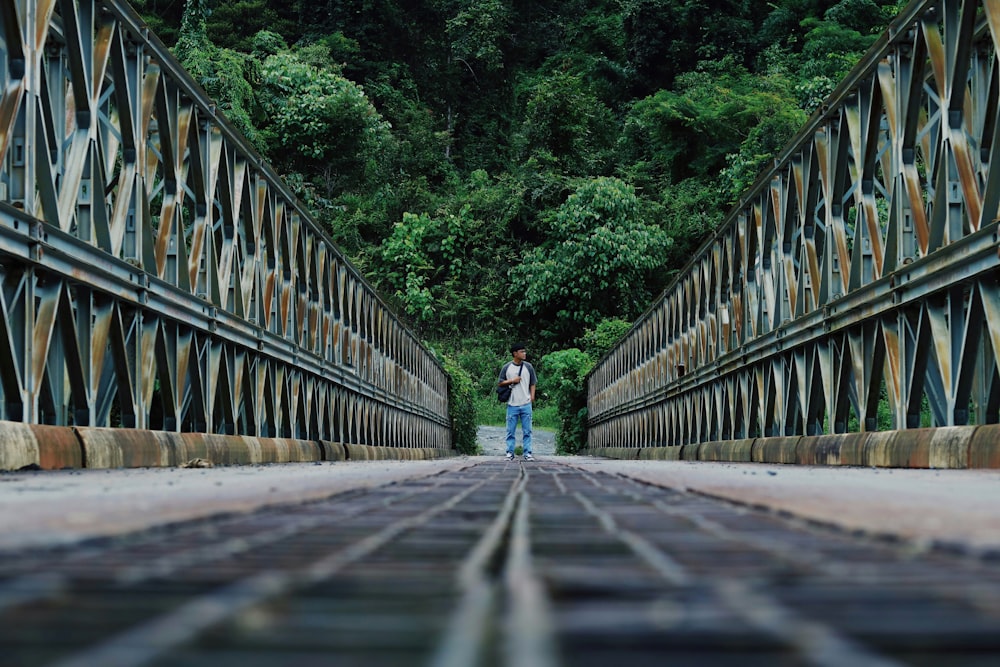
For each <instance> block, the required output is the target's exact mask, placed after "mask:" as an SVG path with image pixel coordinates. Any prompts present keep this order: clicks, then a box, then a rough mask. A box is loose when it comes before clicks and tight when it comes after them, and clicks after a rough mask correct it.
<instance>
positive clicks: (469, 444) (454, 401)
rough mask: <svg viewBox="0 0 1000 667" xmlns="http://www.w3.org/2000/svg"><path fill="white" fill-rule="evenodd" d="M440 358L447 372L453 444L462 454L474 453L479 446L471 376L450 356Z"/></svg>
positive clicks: (449, 415)
mask: <svg viewBox="0 0 1000 667" xmlns="http://www.w3.org/2000/svg"><path fill="white" fill-rule="evenodd" d="M441 358H442V362H443V364H444V369H445V371H446V372H447V373H448V396H449V400H448V417H449V418H450V419H451V432H452V440H453V444H454V446H455V449H457V450H458V451H459V452H460V453H462V454H475V453H476V452H477V450H478V448H479V446H478V444H477V442H476V431H477V428H476V426H477V425H476V408H475V406H474V404H473V398H474V390H473V382H472V377H471V376H470V375H469V374H468V373H467V372H465V369H463V368H462V367H461V366H459V365H458V364H457V363H456V362H455V361H454V360H453V359H452V358H451V357H449V356H447V355H441Z"/></svg>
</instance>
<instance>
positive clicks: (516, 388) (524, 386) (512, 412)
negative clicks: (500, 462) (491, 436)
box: [497, 343, 538, 461]
mask: <svg viewBox="0 0 1000 667" xmlns="http://www.w3.org/2000/svg"><path fill="white" fill-rule="evenodd" d="M510 353H511V354H512V355H513V357H514V358H513V359H512V360H511V361H508V362H507V363H506V364H504V365H503V368H501V369H500V376H499V377H498V378H497V380H498V385H499V386H501V387H504V386H508V385H509V386H510V398H509V399H507V460H508V461H513V460H514V432H515V431H516V430H517V421H518V420H519V419H520V420H521V439H522V442H523V446H524V447H523V449H524V460H525V461H534V460H535V457H534V456H532V455H531V404H532V403H534V402H535V384H536V383H537V382H538V378H537V376H536V375H535V369H534V367H533V366H532V365H531V364H529V363H528V362H527V361H525V360H526V359H527V358H528V351H527V350H526V349H525V347H524V344H523V343H514V344H513V345H511V346H510Z"/></svg>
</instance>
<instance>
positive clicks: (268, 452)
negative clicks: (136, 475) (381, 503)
mask: <svg viewBox="0 0 1000 667" xmlns="http://www.w3.org/2000/svg"><path fill="white" fill-rule="evenodd" d="M452 456H457V452H455V451H454V450H452V449H446V448H433V447H425V448H404V447H386V446H372V445H353V444H343V443H337V442H326V441H315V440H298V439H294V438H254V437H251V436H242V435H220V434H212V433H173V432H167V431H147V430H139V429H124V428H121V429H117V428H95V427H82V426H81V427H72V426H49V425H36V424H24V423H21V422H6V421H0V470H18V469H21V468H24V467H29V466H37V467H39V468H42V469H45V470H59V469H63V468H155V467H171V466H179V465H183V464H185V463H187V462H188V461H191V460H193V459H205V460H206V461H210V462H211V463H212V464H213V465H253V464H266V463H308V462H316V461H346V460H352V461H384V460H405V461H412V460H429V459H441V458H449V457H452Z"/></svg>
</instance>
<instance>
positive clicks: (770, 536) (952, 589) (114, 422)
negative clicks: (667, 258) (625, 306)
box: [0, 0, 1000, 667]
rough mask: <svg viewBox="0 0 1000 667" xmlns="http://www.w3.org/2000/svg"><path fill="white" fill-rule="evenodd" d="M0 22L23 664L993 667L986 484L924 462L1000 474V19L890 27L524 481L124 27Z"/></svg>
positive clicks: (107, 22)
mask: <svg viewBox="0 0 1000 667" xmlns="http://www.w3.org/2000/svg"><path fill="white" fill-rule="evenodd" d="M0 21H2V31H0V39H2V40H3V41H2V43H0V84H2V86H0V89H2V91H3V92H2V93H0V311H2V312H0V315H2V317H0V395H2V401H0V469H4V470H9V471H14V472H8V473H4V474H3V475H0V482H3V484H0V501H2V503H0V506H2V507H4V508H5V509H4V512H3V513H2V516H0V648H2V649H3V650H2V652H0V664H7V663H10V664H13V665H18V666H20V665H42V664H59V665H102V666H103V665H178V664H184V665H202V664H212V665H220V664H223V665H225V664H236V663H239V664H240V665H241V666H242V667H245V666H246V665H251V664H260V665H271V664H296V665H310V664H324V665H326V664H331V663H332V664H338V665H340V664H343V665H349V664H364V665H366V666H367V665H381V664H384V665H409V664H414V665H416V664H420V665H424V664H433V665H448V666H451V665H454V666H456V667H458V666H462V667H464V666H466V665H478V664H482V665H494V664H504V665H512V666H513V665H517V666H519V667H520V666H523V665H540V666H544V667H548V666H549V665H558V664H567V665H589V664H606V663H607V662H608V661H609V660H613V661H617V662H621V663H623V664H630V665H631V664H636V665H641V664H649V663H650V662H651V661H654V660H655V661H671V662H675V663H678V664H692V665H705V664H740V665H746V664H768V665H773V664H789V665H799V664H821V665H869V664H870V665H897V664H959V665H979V664H992V662H994V661H995V660H996V658H997V656H998V655H1000V642H998V639H997V638H998V637H1000V570H998V569H997V554H998V553H1000V525H998V521H997V512H996V509H995V508H996V507H997V504H996V503H997V500H998V498H997V495H998V491H997V489H998V488H1000V484H998V482H1000V479H998V478H997V473H995V472H992V471H983V470H940V469H942V468H996V467H1000V445H998V444H997V443H1000V437H998V435H1000V433H998V431H997V430H996V429H997V426H996V425H997V423H998V422H1000V384H998V382H1000V370H998V353H997V350H1000V293H998V290H1000V285H998V281H997V277H998V275H1000V274H998V272H997V268H998V263H1000V250H998V248H1000V246H998V231H1000V230H998V224H1000V223H998V221H997V211H998V209H1000V184H998V183H997V182H996V181H997V179H998V178H1000V175H998V174H1000V172H994V171H993V170H991V169H990V167H991V165H993V164H994V163H995V161H996V160H995V156H996V152H997V151H1000V145H998V144H1000V142H998V141H997V139H998V133H1000V124H998V123H997V122H996V121H997V118H998V114H1000V104H998V102H1000V70H998V68H997V44H998V43H1000V7H997V6H996V4H995V3H994V2H992V0H966V1H965V2H957V1H953V0H942V1H936V2H931V1H928V0H915V1H914V2H913V3H911V4H910V5H909V6H908V7H907V8H905V9H904V10H903V11H902V13H901V14H900V16H899V17H898V18H897V19H896V21H894V23H893V24H892V27H891V28H890V30H889V32H888V33H887V34H886V35H885V36H883V37H882V38H881V39H880V41H879V42H878V43H877V44H876V45H875V46H874V47H873V48H872V50H871V51H870V52H869V54H868V55H867V56H866V58H865V60H864V61H863V62H861V63H860V64H859V65H858V67H857V68H856V69H855V70H854V72H853V73H852V74H851V75H850V76H849V77H848V78H847V79H846V80H845V81H844V82H843V83H842V84H841V85H840V86H839V87H838V88H837V90H836V91H835V92H834V93H833V95H832V96H831V97H830V98H829V100H827V103H826V104H825V106H824V107H823V109H822V110H821V111H820V112H819V113H818V114H817V115H816V116H815V117H814V118H813V119H812V120H811V121H810V122H809V124H808V125H807V126H806V127H805V128H803V130H802V131H801V132H800V134H799V135H798V136H797V137H796V138H795V139H794V140H793V141H792V143H791V144H790V145H789V146H788V147H787V148H786V150H785V151H784V152H783V153H782V154H781V155H780V156H779V157H778V158H777V159H776V160H775V164H774V167H773V169H771V170H770V171H769V172H768V173H767V174H764V175H762V176H761V178H760V179H759V180H758V181H757V183H756V184H755V185H754V186H753V187H752V188H751V189H750V190H749V191H748V192H747V193H746V194H745V195H744V197H743V198H742V200H741V203H740V204H739V206H738V207H737V208H736V209H734V211H733V212H732V214H731V215H730V216H729V217H728V219H727V221H726V222H725V224H724V225H723V226H722V227H720V229H719V230H718V232H717V233H716V234H715V235H714V237H713V238H712V239H711V240H710V241H709V242H708V243H707V244H706V245H705V246H704V248H703V249H702V251H701V252H700V253H699V254H698V255H697V256H696V257H694V258H693V259H692V260H691V263H690V264H689V265H688V267H687V268H686V270H685V271H684V272H683V273H682V275H681V276H680V277H679V278H678V279H677V280H676V281H675V282H674V283H673V284H672V285H671V286H670V287H669V288H668V289H667V291H666V292H665V293H664V294H663V295H662V297H661V298H660V299H659V300H658V301H657V302H656V303H655V304H653V305H652V306H651V308H650V309H649V310H648V311H647V312H646V313H645V315H644V316H643V317H642V318H641V319H640V320H639V321H638V322H637V323H636V324H635V325H634V327H633V329H632V331H631V332H630V333H629V334H628V335H627V336H626V337H625V338H623V339H622V340H621V341H620V342H619V343H618V345H617V346H616V347H615V348H613V349H612V350H611V351H610V352H609V353H608V354H607V355H606V356H605V358H604V359H602V360H601V362H600V363H599V364H598V365H597V367H596V368H595V369H594V370H593V371H592V372H591V374H590V375H589V376H588V379H587V382H588V414H589V417H588V419H589V422H588V447H587V449H586V450H585V452H584V453H585V454H590V455H594V456H584V457H539V458H540V460H539V461H537V462H535V463H528V462H521V461H515V462H506V461H502V460H500V459H499V458H498V457H494V458H490V457H457V456H455V451H454V448H453V447H452V444H451V421H450V414H449V407H450V406H449V394H448V377H447V374H446V373H445V372H444V369H443V368H442V366H441V365H440V364H439V363H438V362H437V360H436V359H435V357H434V355H433V354H432V352H431V351H429V350H428V349H426V348H425V347H424V346H423V345H422V344H421V343H420V342H419V340H418V339H417V338H416V337H415V336H414V335H413V333H412V332H410V331H409V330H408V329H407V328H406V326H405V324H404V323H403V322H401V321H400V320H399V318H397V317H396V316H395V315H394V314H393V312H392V310H391V309H390V308H389V307H388V306H387V304H386V303H385V302H384V301H382V300H381V299H380V298H379V296H378V295H377V294H376V293H375V292H374V291H373V290H372V289H371V287H370V286H369V285H368V284H367V283H366V282H365V280H364V279H363V277H362V276H361V275H360V274H359V273H358V272H357V270H356V269H355V268H354V267H352V266H351V265H350V263H349V262H348V261H347V260H346V259H345V257H344V256H343V255H342V254H341V253H340V251H338V249H337V248H336V247H335V246H334V245H333V243H331V241H330V239H329V238H328V237H327V236H326V234H325V233H324V232H323V231H322V229H321V228H320V227H319V226H318V225H317V224H316V222H315V221H314V220H313V219H312V217H311V216H310V214H309V212H308V211H306V210H304V209H303V208H302V207H301V205H300V204H299V203H298V202H297V201H296V199H295V197H294V196H293V194H292V193H291V191H290V190H289V189H288V188H287V186H285V185H284V184H283V183H282V181H281V180H280V178H279V177H278V175H277V174H275V173H274V172H273V170H272V169H271V168H270V167H269V165H268V164H267V163H266V162H265V161H264V160H263V159H262V158H261V156H259V155H258V154H257V153H256V152H255V151H254V150H253V149H252V147H250V146H249V145H248V144H247V143H246V142H245V141H244V140H243V139H242V138H241V137H240V136H239V134H238V133H237V132H235V131H234V129H233V128H232V127H231V126H230V124H229V123H228V121H227V120H226V119H225V117H224V116H223V115H221V114H220V113H218V112H217V110H216V108H215V106H214V103H213V102H212V100H210V99H208V98H207V97H206V96H205V94H204V93H203V92H202V91H201V90H200V89H199V88H198V86H197V85H196V84H195V83H194V82H193V81H192V80H191V79H190V77H189V75H188V74H187V73H185V72H184V71H183V69H182V68H180V67H179V66H178V64H177V63H176V61H175V60H174V59H173V58H172V56H171V55H170V53H169V52H168V50H167V49H166V48H164V46H163V45H162V44H161V43H160V42H159V41H158V40H157V39H156V37H155V36H154V35H152V34H150V33H149V31H148V30H147V29H146V28H145V27H144V26H143V24H142V22H141V21H140V20H139V18H138V17H137V16H136V15H135V13H134V12H133V11H132V10H131V9H130V8H129V7H128V5H127V4H126V3H125V2H123V1H121V0H78V1H74V0H0ZM390 458H392V459H403V460H405V461H406V462H405V463H400V462H397V461H392V462H388V461H386V460H385V459H390ZM199 459H201V460H205V461H210V462H214V463H215V464H217V465H216V467H213V468H182V467H179V465H180V464H182V463H185V462H189V461H197V460H199ZM431 459H433V460H431ZM611 459H643V460H638V461H627V460H611ZM713 462H716V463H713ZM718 462H726V464H725V465H718ZM264 463H269V464H278V465H269V466H263V465H260V464H264ZM282 463H285V464H288V465H280V464H282ZM762 463H763V464H765V465H760V464H762ZM780 463H798V464H826V465H825V466H822V467H817V466H816V465H798V466H795V465H792V466H778V465H777V464H780ZM218 464H241V465H218ZM305 464H310V465H305ZM36 468H41V469H43V470H41V471H38V470H34V469H36ZM886 468H936V469H937V470H933V471H931V470H893V471H888V470H886Z"/></svg>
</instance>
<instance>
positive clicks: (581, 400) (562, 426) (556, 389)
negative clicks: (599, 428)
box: [538, 348, 594, 454]
mask: <svg viewBox="0 0 1000 667" xmlns="http://www.w3.org/2000/svg"><path fill="white" fill-rule="evenodd" d="M593 366H594V360H593V359H592V358H591V357H590V356H588V355H587V354H586V353H584V352H582V351H580V350H579V349H577V348H568V349H565V350H558V351H556V352H550V353H549V354H546V355H545V356H544V357H542V360H541V362H540V363H539V371H538V372H539V374H540V375H541V374H543V373H544V375H545V394H546V396H547V397H549V398H553V399H555V403H556V409H557V411H558V414H559V430H558V432H557V433H556V452H557V453H559V454H575V453H576V452H578V451H580V449H582V448H583V447H585V446H586V444H587V387H586V383H585V378H586V376H587V373H589V372H590V369H591V368H593Z"/></svg>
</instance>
